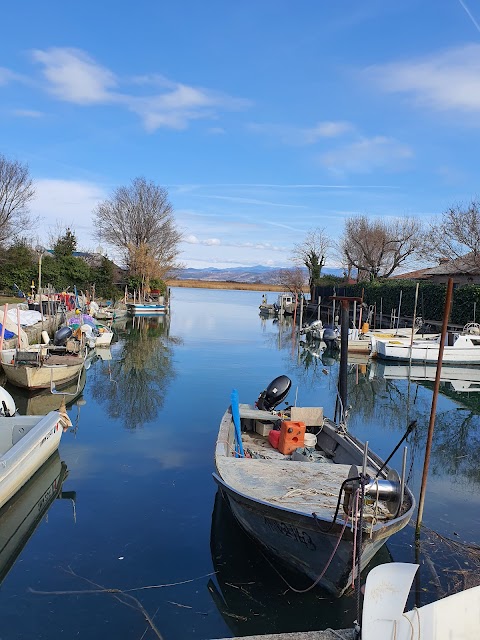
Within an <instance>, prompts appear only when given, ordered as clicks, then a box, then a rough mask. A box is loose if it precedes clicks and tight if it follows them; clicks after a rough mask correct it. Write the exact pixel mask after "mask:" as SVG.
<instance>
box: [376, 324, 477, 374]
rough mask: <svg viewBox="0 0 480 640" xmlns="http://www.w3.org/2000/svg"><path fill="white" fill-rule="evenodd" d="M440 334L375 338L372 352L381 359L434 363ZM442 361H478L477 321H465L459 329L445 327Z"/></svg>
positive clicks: (438, 350)
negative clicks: (430, 336) (467, 322)
mask: <svg viewBox="0 0 480 640" xmlns="http://www.w3.org/2000/svg"><path fill="white" fill-rule="evenodd" d="M440 339H441V336H440V335H435V336H433V337H432V338H428V337H420V338H414V340H413V343H411V341H410V339H408V338H391V339H379V338H377V339H376V353H377V356H378V357H379V358H382V359H384V360H412V362H430V363H436V362H437V361H438V355H439V352H440ZM443 362H445V363H450V364H480V325H478V324H476V323H473V322H471V323H469V324H467V325H465V327H464V328H463V331H461V332H459V331H449V332H448V334H447V339H446V341H445V346H444V350H443Z"/></svg>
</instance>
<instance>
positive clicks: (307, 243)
mask: <svg viewBox="0 0 480 640" xmlns="http://www.w3.org/2000/svg"><path fill="white" fill-rule="evenodd" d="M331 246H332V242H331V240H330V238H329V237H328V236H327V234H326V232H325V229H323V228H322V229H320V228H318V229H312V230H311V231H309V232H308V233H307V235H306V237H305V240H304V241H303V242H302V243H300V244H296V245H295V246H294V248H293V260H294V261H295V262H296V263H297V264H303V265H305V266H306V267H307V269H308V274H309V275H308V286H309V288H310V297H311V299H312V300H313V297H314V289H315V285H316V284H317V283H318V281H319V279H320V276H321V275H322V269H323V267H324V265H325V260H326V259H327V252H328V250H329V248H330V247H331Z"/></svg>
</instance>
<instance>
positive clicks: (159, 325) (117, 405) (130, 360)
mask: <svg viewBox="0 0 480 640" xmlns="http://www.w3.org/2000/svg"><path fill="white" fill-rule="evenodd" d="M120 327H121V328H120ZM115 328H116V331H117V335H118V337H119V342H118V343H117V344H116V347H115V357H114V358H113V359H112V361H109V362H107V363H104V366H102V367H100V368H99V369H98V370H96V371H95V372H94V384H93V385H92V394H93V397H94V398H95V400H96V401H97V402H98V403H99V404H103V405H104V406H105V407H106V410H107V412H108V415H109V416H110V417H112V418H115V419H121V421H122V423H123V425H124V426H125V427H126V428H127V429H135V428H136V427H139V426H141V425H143V424H145V423H146V422H149V421H152V420H154V419H155V418H156V416H157V415H158V412H159V410H160V409H161V408H162V407H163V403H164V399H165V394H166V389H167V387H168V385H169V384H170V383H171V382H172V380H173V379H174V377H175V371H174V368H173V362H172V346H173V345H176V344H178V343H179V340H178V339H177V338H174V337H172V336H170V335H169V328H170V318H169V316H139V317H133V318H131V319H129V320H126V321H125V323H124V324H123V323H122V324H121V325H117V324H115Z"/></svg>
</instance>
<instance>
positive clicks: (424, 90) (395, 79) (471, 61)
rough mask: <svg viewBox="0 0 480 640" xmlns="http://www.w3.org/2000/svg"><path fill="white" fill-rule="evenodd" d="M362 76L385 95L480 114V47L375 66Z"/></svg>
mask: <svg viewBox="0 0 480 640" xmlns="http://www.w3.org/2000/svg"><path fill="white" fill-rule="evenodd" d="M364 73H365V75H366V76H367V77H369V78H370V79H371V80H372V81H373V82H375V83H376V84H377V85H378V86H379V87H381V88H382V89H383V90H384V91H387V92H391V93H404V94H407V95H410V96H411V97H412V98H413V100H414V101H415V102H416V103H417V104H419V105H422V106H426V107H429V108H433V109H437V110H456V111H463V112H468V111H469V112H477V111H479V110H480V83H479V82H478V78H479V77H480V44H467V45H465V46H462V47H457V48H454V49H449V50H447V51H443V52H441V53H437V54H435V55H432V56H428V57H425V58H422V59H417V60H409V61H405V62H394V63H389V64H385V65H377V66H373V67H370V68H368V69H366V70H365V72H364Z"/></svg>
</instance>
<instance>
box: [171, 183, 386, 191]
mask: <svg viewBox="0 0 480 640" xmlns="http://www.w3.org/2000/svg"><path fill="white" fill-rule="evenodd" d="M166 186H167V187H168V188H169V189H176V191H177V193H192V192H194V191H199V190H200V189H207V188H217V187H238V188H253V189H292V190H295V189H300V190H302V189H398V188H399V187H398V186H397V185H389V184H268V183H262V182H258V183H255V182H251V183H247V182H236V183H234V182H231V183H227V182H222V183H216V184H215V183H205V184H167V185H166Z"/></svg>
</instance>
